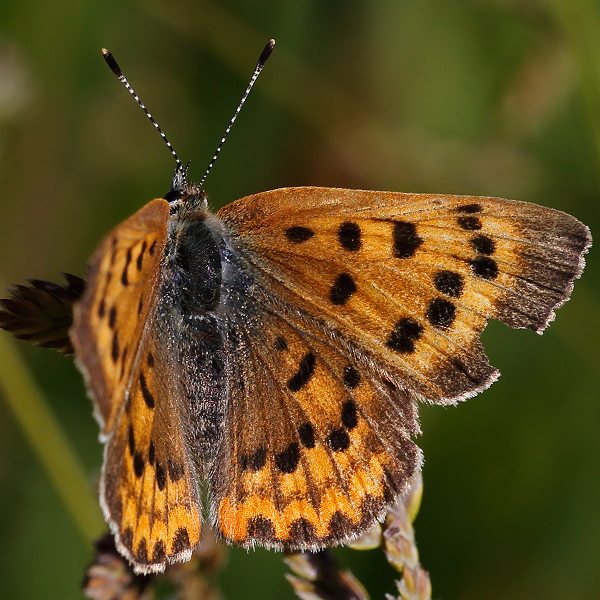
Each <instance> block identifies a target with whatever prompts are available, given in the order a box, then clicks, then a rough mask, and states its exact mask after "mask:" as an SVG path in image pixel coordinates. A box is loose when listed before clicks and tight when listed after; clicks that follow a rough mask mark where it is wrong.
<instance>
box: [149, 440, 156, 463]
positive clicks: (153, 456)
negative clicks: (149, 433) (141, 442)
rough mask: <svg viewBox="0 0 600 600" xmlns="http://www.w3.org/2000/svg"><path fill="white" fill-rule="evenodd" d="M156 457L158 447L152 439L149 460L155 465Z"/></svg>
mask: <svg viewBox="0 0 600 600" xmlns="http://www.w3.org/2000/svg"><path fill="white" fill-rule="evenodd" d="M155 458H156V448H155V447H154V442H153V441H152V440H150V447H149V448H148V462H149V463H150V464H151V465H153V464H154V459H155Z"/></svg>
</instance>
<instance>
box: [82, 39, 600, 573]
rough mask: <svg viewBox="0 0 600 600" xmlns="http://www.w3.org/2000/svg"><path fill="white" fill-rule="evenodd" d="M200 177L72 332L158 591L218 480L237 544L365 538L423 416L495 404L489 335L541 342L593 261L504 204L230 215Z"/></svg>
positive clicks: (131, 524) (387, 202)
mask: <svg viewBox="0 0 600 600" xmlns="http://www.w3.org/2000/svg"><path fill="white" fill-rule="evenodd" d="M271 49H272V44H271V45H270V46H267V48H266V49H265V51H264V53H263V56H262V57H261V60H260V61H259V65H258V66H257V70H256V71H255V74H254V76H253V79H252V81H251V85H252V83H253V82H254V80H255V79H256V77H257V76H258V72H259V71H260V68H262V65H263V64H264V61H265V60H266V57H267V56H268V54H269V53H270V51H271ZM105 57H106V58H107V61H108V62H109V64H110V65H111V67H112V68H113V71H115V73H116V74H117V75H118V76H119V77H120V78H121V80H122V81H124V83H125V84H126V85H127V86H128V84H127V82H126V80H125V78H124V77H123V76H122V74H121V73H120V71H119V69H118V67H117V66H116V63H115V62H114V59H112V57H110V55H108V53H106V55H105ZM251 85H250V86H249V88H250V87H251ZM128 89H129V91H130V92H131V93H133V94H134V95H135V92H133V89H132V88H131V87H130V86H128ZM246 95H247V94H246ZM245 97H246V96H244V99H245ZM136 98H137V97H136ZM242 102H243V101H242ZM140 104H141V103H140ZM142 106H143V105H142ZM240 106H241V104H240ZM238 111H239V108H238ZM236 115H237V112H236ZM234 119H235V117H234ZM228 129H229V128H228ZM161 133H162V132H161ZM163 137H164V135H163ZM219 149H220V147H219ZM173 153H174V152H173ZM175 156H176V155H175ZM215 156H216V155H215ZM177 160H178V159H177ZM213 162H214V161H213ZM211 164H212V163H211ZM209 168H210V167H209ZM186 175H187V167H183V166H182V165H181V163H179V161H178V166H177V169H176V171H175V175H174V178H173V184H172V187H171V190H170V191H169V193H168V194H167V195H166V196H165V198H164V199H162V198H161V199H156V200H153V201H152V202H150V203H149V204H147V205H146V206H145V207H144V208H142V209H141V210H139V211H138V212H137V213H135V214H134V215H133V216H131V217H130V218H129V219H127V220H126V221H124V222H123V223H121V224H120V225H119V226H118V227H116V228H115V229H114V230H113V231H111V232H110V233H109V234H108V235H107V236H106V238H105V239H104V240H103V241H102V243H101V244H100V246H99V248H98V249H97V250H96V252H95V254H94V255H93V257H92V259H91V263H90V268H89V274H88V280H87V283H86V287H85V292H84V294H83V296H82V298H81V300H79V301H78V302H77V303H76V305H75V312H74V326H73V328H72V330H71V340H72V343H73V346H74V348H75V351H76V353H77V364H78V365H79V367H80V368H81V370H82V371H83V373H84V375H85V377H86V381H87V384H88V386H89V389H90V392H91V394H92V397H93V399H94V401H95V413H96V417H97V419H98V421H99V423H100V426H101V439H102V441H103V442H105V444H106V445H105V454H104V467H103V472H102V479H101V485H100V499H101V504H102V509H103V511H104V515H105V518H106V520H107V521H108V523H109V524H110V527H111V530H112V532H113V534H114V535H115V538H116V541H117V546H118V548H119V550H120V551H121V552H122V554H123V555H124V556H126V557H127V558H128V559H129V560H130V561H131V562H132V563H133V565H134V568H135V570H136V571H138V572H143V573H149V572H157V571H162V570H163V569H164V568H165V566H166V565H167V564H168V563H171V562H174V561H178V560H185V559H187V558H189V556H190V554H191V552H192V550H193V548H194V547H195V546H196V545H197V544H198V543H199V540H200V529H201V523H202V512H203V511H202V505H203V502H202V499H201V493H200V490H199V486H198V481H199V480H203V481H205V482H206V483H207V489H206V501H207V507H208V509H209V511H210V519H211V520H212V522H213V524H214V527H215V528H216V530H217V532H218V533H219V535H220V536H221V537H222V539H224V540H225V541H227V542H231V543H235V544H239V545H241V546H244V547H252V546H254V545H262V546H265V547H268V548H279V549H283V548H286V549H295V550H298V549H300V550H306V549H308V550H314V549H317V548H322V547H324V546H327V545H331V544H338V543H343V542H345V541H348V540H351V539H353V538H355V537H356V536H357V535H359V534H360V533H361V532H362V531H364V530H365V529H366V528H368V527H369V526H370V525H371V524H372V523H373V522H374V521H375V520H376V519H379V518H381V517H382V515H384V514H385V510H386V507H388V506H389V505H390V504H391V503H392V502H394V500H395V499H396V498H397V497H398V496H399V495H400V494H402V493H403V492H404V491H405V490H406V488H407V484H408V482H409V480H410V478H411V477H412V476H413V475H414V474H415V473H416V471H417V470H418V469H419V468H420V465H421V461H422V456H421V451H420V450H419V448H418V447H417V445H416V444H415V443H414V442H413V441H412V438H413V437H414V436H416V435H417V434H418V433H419V423H418V415H417V401H425V402H431V403H436V404H442V405H447V404H455V403H456V402H457V401H459V400H463V399H466V398H468V397H470V396H473V395H475V394H476V393H478V392H479V391H481V390H483V389H485V388H486V387H488V386H489V385H490V384H491V383H493V382H494V381H495V380H496V378H497V377H498V371H497V370H496V369H494V368H493V367H492V366H491V365H490V364H489V363H488V360H487V357H486V356H485V353H484V351H483V347H482V345H481V343H480V340H479V335H480V333H481V331H482V330H483V329H484V327H485V325H486V323H487V320H488V319H489V318H495V319H498V320H500V321H502V322H504V323H506V324H507V325H509V326H511V327H520V328H523V327H524V328H529V329H532V330H534V331H537V332H538V333H541V331H542V330H543V329H544V328H545V327H546V326H547V325H548V323H549V322H550V321H551V320H552V319H553V318H554V310H555V309H556V308H557V307H559V306H560V305H562V304H563V303H564V302H565V301H566V300H567V299H568V298H569V294H570V292H571V289H572V287H573V280H574V279H576V278H578V277H579V276H580V275H581V272H582V270H583V266H584V260H583V254H585V252H586V251H587V250H588V248H589V247H590V245H591V236H590V232H589V230H588V228H587V227H585V226H584V225H583V224H581V223H580V222H579V221H577V219H575V218H573V217H571V216H569V215H567V214H564V213H562V212H559V211H556V210H552V209H549V208H543V207H540V206H537V205H534V204H528V203H524V202H514V201H511V200H503V199H499V198H486V197H468V196H450V195H437V194H402V193H396V192H374V191H360V190H346V189H334V188H315V187H301V188H285V189H280V190H273V191H270V192H264V193H261V194H255V195H253V196H248V197H246V198H242V199H241V200H238V201H236V202H234V203H232V204H230V205H229V206H226V207H225V208H223V209H221V210H220V211H219V212H218V213H217V214H216V215H213V214H212V213H210V211H209V210H208V207H207V201H206V195H205V193H204V192H203V191H202V190H201V189H200V187H196V186H193V185H190V184H188V183H187V178H186Z"/></svg>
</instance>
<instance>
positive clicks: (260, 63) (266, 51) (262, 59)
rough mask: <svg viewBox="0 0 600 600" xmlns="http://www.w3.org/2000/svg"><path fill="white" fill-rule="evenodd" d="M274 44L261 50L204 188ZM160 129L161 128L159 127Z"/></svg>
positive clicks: (214, 157) (203, 179)
mask: <svg viewBox="0 0 600 600" xmlns="http://www.w3.org/2000/svg"><path fill="white" fill-rule="evenodd" d="M274 46H275V40H269V42H268V43H267V45H266V46H265V47H264V49H263V51H262V52H261V55H260V58H259V59H258V62H257V63H256V67H255V68H254V73H252V77H251V78H250V83H249V84H248V87H247V88H246V91H245V92H244V95H243V96H242V99H241V100H240V103H239V105H238V107H237V108H236V109H235V112H234V113H233V117H231V121H229V125H228V126H227V129H226V130H225V134H224V135H223V137H222V138H221V141H220V142H219V145H218V146H217V149H216V150H215V154H214V156H213V157H212V160H211V161H210V164H209V165H208V168H207V169H206V171H205V172H204V176H203V177H202V180H201V181H200V184H199V186H198V187H200V188H202V184H203V183H204V182H205V180H206V178H207V177H208V174H209V173H210V170H211V169H212V168H213V165H214V164H215V161H216V160H217V157H218V156H219V152H221V148H222V147H223V144H224V143H225V140H226V139H227V136H228V135H229V132H230V131H231V127H232V126H233V124H234V123H235V120H236V119H237V116H238V115H239V114H240V110H242V106H243V105H244V102H246V98H248V94H249V93H250V90H251V89H252V86H253V85H254V82H255V81H256V79H257V78H258V76H259V75H260V72H261V71H262V70H263V67H264V66H265V63H266V62H267V59H268V58H269V56H271V52H272V51H273V47H274ZM157 127H158V125H157ZM159 131H160V129H159Z"/></svg>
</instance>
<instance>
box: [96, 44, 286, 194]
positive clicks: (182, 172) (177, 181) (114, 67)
mask: <svg viewBox="0 0 600 600" xmlns="http://www.w3.org/2000/svg"><path fill="white" fill-rule="evenodd" d="M274 46H275V40H269V42H268V43H267V45H266V46H265V47H264V49H263V51H262V53H261V55H260V58H259V59H258V62H257V63H256V67H255V69H254V73H252V77H251V78H250V83H249V84H248V87H247V88H246V91H245V92H244V95H243V96H242V99H241V100H240V103H239V105H238V107H237V108H236V110H235V113H233V117H232V118H231V121H229V125H228V126H227V129H226V130H225V135H223V137H222V138H221V141H220V142H219V145H218V146H217V149H216V150H215V154H214V156H213V157H212V160H211V161H210V164H209V165H208V168H207V169H206V171H205V172H204V176H203V177H202V181H200V185H199V186H198V187H199V188H201V187H202V184H203V183H204V181H205V180H206V177H207V176H208V174H209V173H210V170H211V169H212V168H213V165H214V164H215V161H216V160H217V157H218V156H219V152H221V148H222V147H223V144H224V143H225V140H226V139H227V136H228V135H229V132H230V131H231V127H232V126H233V124H234V123H235V120H236V119H237V116H238V115H239V113H240V110H241V109H242V106H243V105H244V102H246V98H248V94H249V93H250V90H251V89H252V86H253V85H254V82H255V81H256V79H257V78H258V76H259V75H260V72H261V71H262V70H263V67H264V66H265V63H266V62H267V59H268V58H269V56H270V55H271V52H272V51H273V47H274ZM102 56H103V57H104V60H105V61H106V64H107V65H108V66H109V67H110V70H111V71H112V72H113V73H114V74H115V75H116V77H117V79H118V80H119V81H120V82H121V83H122V84H123V85H124V86H125V88H126V89H127V91H128V92H129V93H130V94H131V95H132V96H133V98H134V99H135V101H136V102H137V104H138V105H139V107H140V108H141V109H142V110H143V111H144V113H146V116H147V117H148V118H149V119H150V122H151V123H152V125H154V127H156V129H157V131H158V133H160V136H161V137H162V139H163V140H164V142H165V144H166V145H167V147H168V148H169V150H170V151H171V154H172V155H173V156H174V157H175V162H176V163H177V168H176V169H175V174H174V176H173V183H172V185H171V190H172V191H173V190H180V189H183V187H184V186H185V181H186V179H187V166H185V167H184V166H183V164H182V162H181V161H180V160H179V157H178V156H177V152H175V149H174V148H173V146H172V145H171V142H169V140H168V139H167V136H166V135H165V132H164V131H163V130H162V129H161V128H160V125H159V124H158V123H157V122H156V121H155V120H154V117H153V116H152V115H151V114H150V112H149V111H148V109H147V108H146V106H145V105H144V103H143V102H142V101H141V100H140V97H139V96H138V95H137V94H136V92H135V90H134V89H133V88H132V87H131V84H130V83H129V81H127V79H126V78H125V75H123V71H121V68H120V67H119V65H118V64H117V61H116V60H115V57H114V56H113V55H112V54H111V53H110V52H109V51H108V50H107V49H106V48H102ZM188 165H189V163H188Z"/></svg>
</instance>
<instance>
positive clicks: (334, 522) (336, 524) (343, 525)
mask: <svg viewBox="0 0 600 600" xmlns="http://www.w3.org/2000/svg"><path fill="white" fill-rule="evenodd" d="M352 528H353V525H352V521H351V520H350V519H349V518H348V517H347V516H346V515H345V514H344V513H343V512H341V511H339V510H336V511H335V512H334V513H333V515H331V519H330V520H329V535H330V537H332V538H333V539H338V538H341V537H344V536H346V535H348V533H349V532H350V531H351V530H352Z"/></svg>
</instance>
